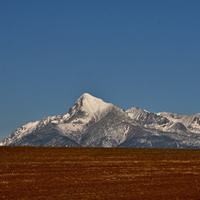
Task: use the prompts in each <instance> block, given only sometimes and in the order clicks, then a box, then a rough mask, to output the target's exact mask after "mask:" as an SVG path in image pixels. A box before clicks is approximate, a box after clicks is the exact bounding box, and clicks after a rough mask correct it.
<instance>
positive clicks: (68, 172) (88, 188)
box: [0, 147, 200, 200]
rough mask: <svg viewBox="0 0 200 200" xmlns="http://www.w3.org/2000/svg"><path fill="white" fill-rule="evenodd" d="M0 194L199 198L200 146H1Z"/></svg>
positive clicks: (31, 198)
mask: <svg viewBox="0 0 200 200" xmlns="http://www.w3.org/2000/svg"><path fill="white" fill-rule="evenodd" d="M0 199H8V200H11V199H20V200H36V199H37V200H38V199H48V200H50V199H57V200H60V199H69V200H71V199H76V200H79V199H87V200H95V199H101V200H104V199H106V200H107V199H108V200H115V199H116V200H119V199H123V200H124V199H137V200H139V199H149V200H156V199H159V200H166V199H170V200H182V199H196V200H199V199H200V150H166V149H120V148H118V149H117V148H61V147H0Z"/></svg>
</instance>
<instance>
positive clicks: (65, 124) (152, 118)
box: [0, 93, 200, 149]
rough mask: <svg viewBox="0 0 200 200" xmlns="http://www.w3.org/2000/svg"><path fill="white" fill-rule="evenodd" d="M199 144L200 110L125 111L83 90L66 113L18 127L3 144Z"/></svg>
mask: <svg viewBox="0 0 200 200" xmlns="http://www.w3.org/2000/svg"><path fill="white" fill-rule="evenodd" d="M3 145H5V146H8V145H12V146H67V147H145V148H190V149H199V148H200V114H191V115H183V114H173V113H167V112H160V113H151V112H148V111H146V110H144V109H140V108H136V107H133V108H130V109H128V110H126V111H124V110H122V109H120V108H118V107H116V106H114V105H113V104H111V103H106V102H104V101H103V100H101V99H99V98H96V97H93V96H92V95H90V94H88V93H84V94H83V95H82V96H81V97H80V98H79V99H78V100H77V101H76V103H75V104H74V105H73V106H72V107H71V108H70V109H69V112H68V113H66V114H64V115H57V116H51V117H44V118H43V119H41V120H38V121H35V122H30V123H28V124H25V125H23V126H21V127H20V128H18V129H17V130H15V131H14V132H13V133H11V135H9V136H8V137H7V138H5V139H4V140H3V141H2V142H0V146H3Z"/></svg>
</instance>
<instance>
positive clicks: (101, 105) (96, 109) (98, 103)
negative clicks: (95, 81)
mask: <svg viewBox="0 0 200 200" xmlns="http://www.w3.org/2000/svg"><path fill="white" fill-rule="evenodd" d="M78 101H81V103H82V110H84V111H86V112H88V113H90V114H92V115H96V114H99V113H100V112H102V111H104V110H106V109H107V108H109V107H110V106H112V104H111V103H106V102H104V101H103V100H101V99H100V98H97V97H93V96H92V95H90V94H88V93H84V94H83V95H82V96H81V97H80V98H79V100H78Z"/></svg>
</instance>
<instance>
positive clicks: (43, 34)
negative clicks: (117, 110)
mask: <svg viewBox="0 0 200 200" xmlns="http://www.w3.org/2000/svg"><path fill="white" fill-rule="evenodd" d="M199 10H200V1H198V0H190V1H188V0H163V1H161V0H151V1H149V0H84V1H83V0H73V1H72V0H70V1H69V0H57V1H54V0H34V1H26V0H18V1H15V0H7V1H1V2H0V97H1V104H0V137H1V138H2V137H5V136H7V135H8V134H10V133H11V132H12V131H13V130H15V129H16V128H18V127H20V126H21V125H23V124H25V123H27V122H30V121H35V120H38V119H41V118H42V117H44V116H49V115H57V114H64V113H66V112H67V111H68V109H69V108H70V107H71V106H72V105H73V103H74V102H75V101H76V100H77V98H79V96H80V95H81V94H82V93H84V92H88V93H90V94H92V95H94V96H97V97H100V98H102V99H103V100H105V101H106V102H112V103H113V104H115V105H116V106H118V107H121V108H122V109H128V108H130V107H134V106H137V107H140V108H143V109H146V110H149V111H151V112H160V111H168V112H174V113H184V114H189V113H200V106H199V100H200V92H199V86H200V78H199V77H200V12H199Z"/></svg>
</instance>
